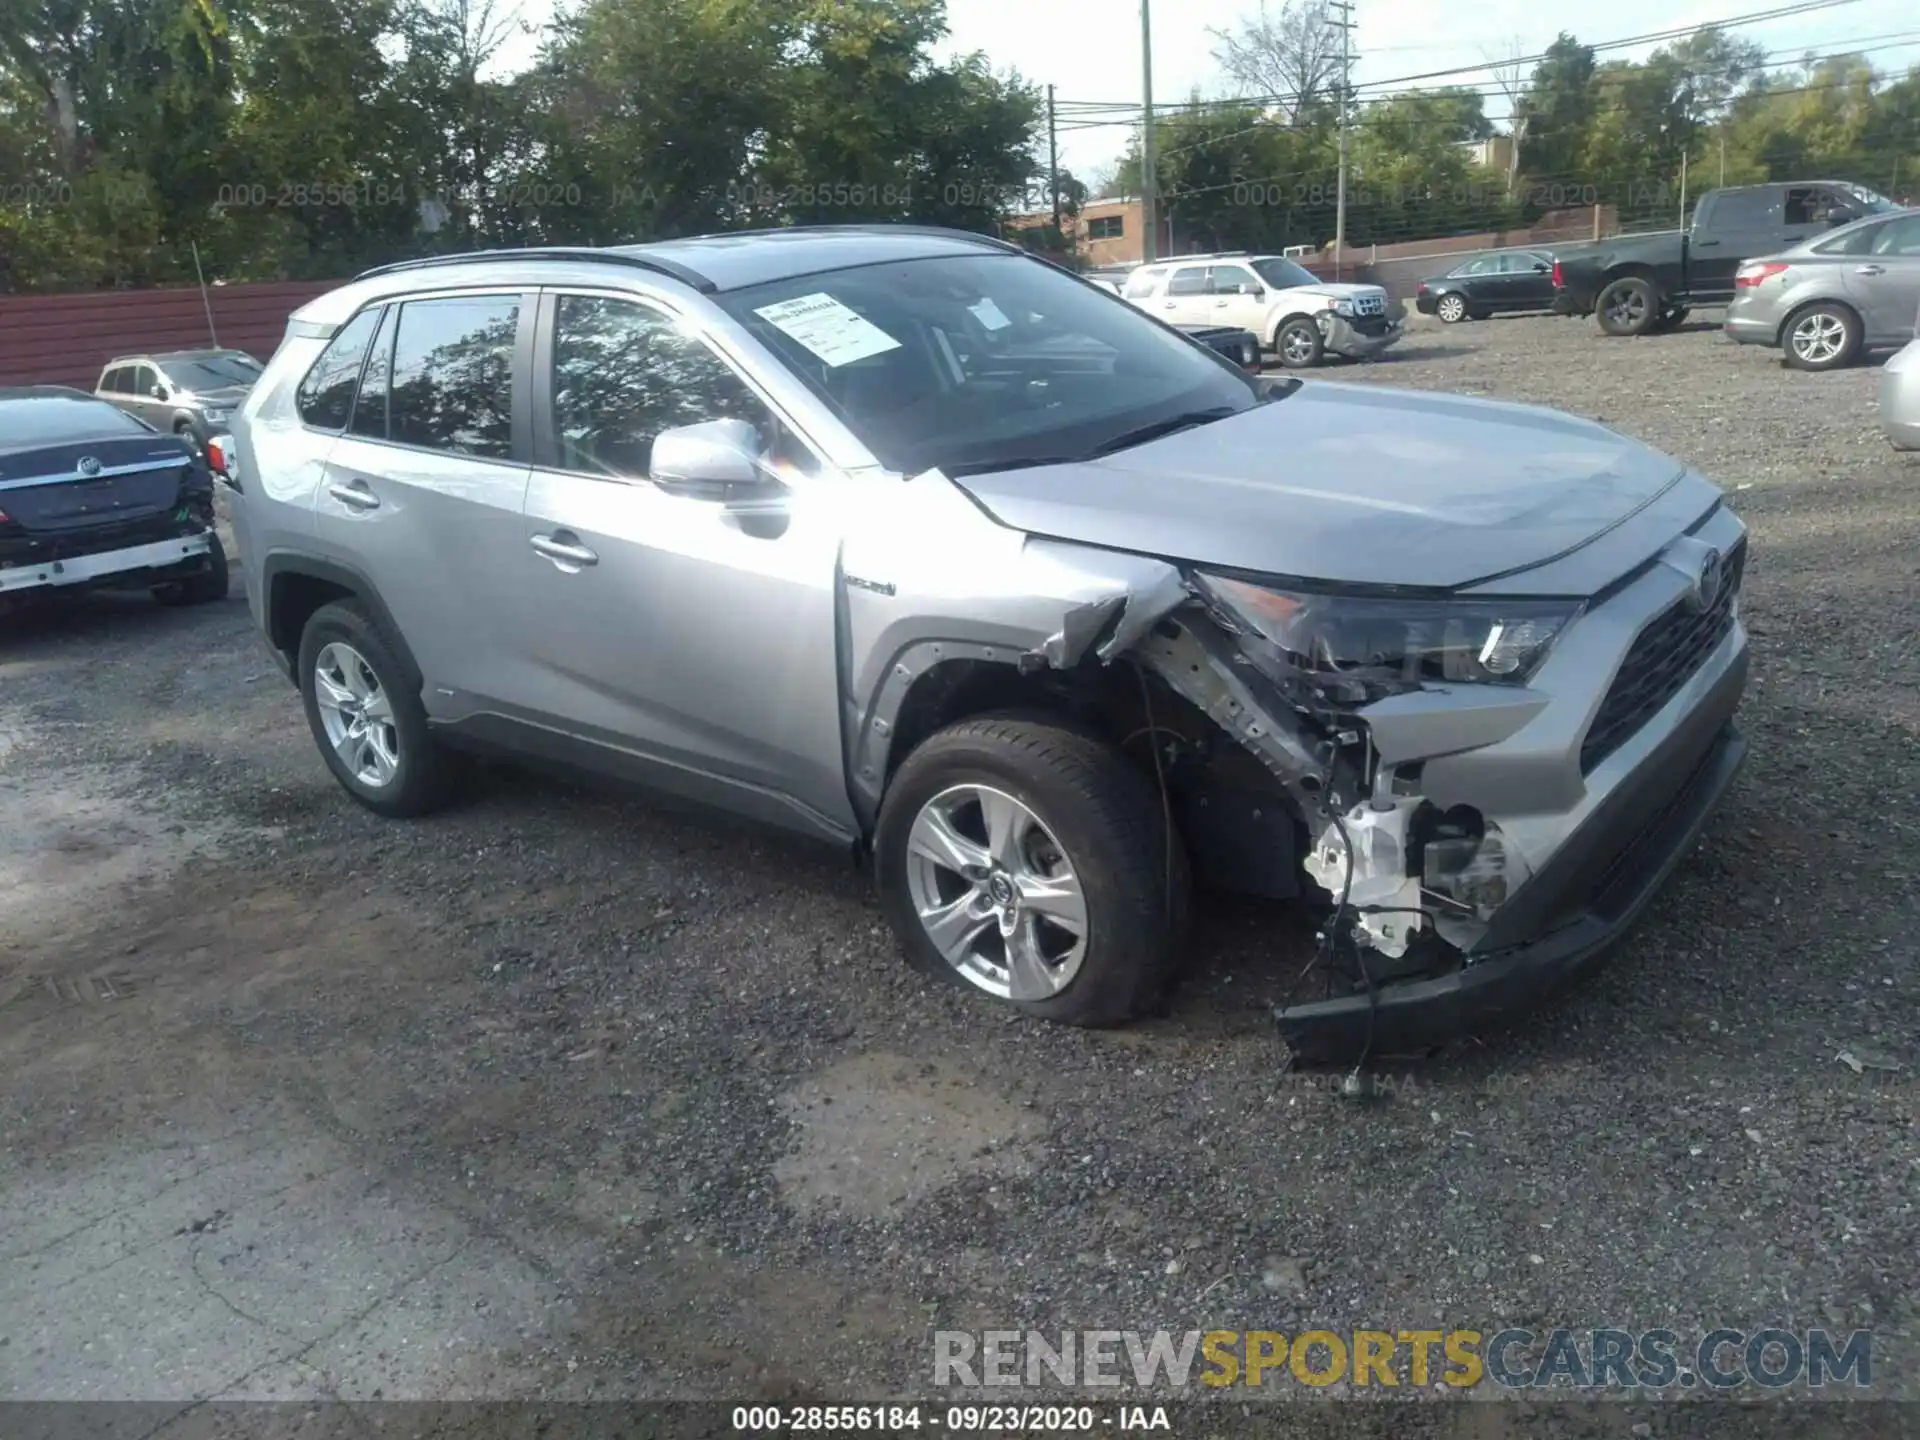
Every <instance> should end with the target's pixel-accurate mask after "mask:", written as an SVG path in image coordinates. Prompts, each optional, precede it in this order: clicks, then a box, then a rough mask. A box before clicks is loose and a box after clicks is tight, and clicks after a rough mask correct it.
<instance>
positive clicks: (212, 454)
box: [207, 440, 227, 475]
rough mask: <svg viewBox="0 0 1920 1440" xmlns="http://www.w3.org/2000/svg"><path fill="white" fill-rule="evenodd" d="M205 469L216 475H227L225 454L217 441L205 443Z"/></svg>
mask: <svg viewBox="0 0 1920 1440" xmlns="http://www.w3.org/2000/svg"><path fill="white" fill-rule="evenodd" d="M207 468H208V469H209V470H211V471H213V473H214V474H216V475H224V474H226V473H227V452H226V451H225V450H224V449H223V448H222V447H221V445H220V442H219V441H218V440H209V441H207Z"/></svg>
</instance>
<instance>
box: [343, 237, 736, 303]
mask: <svg viewBox="0 0 1920 1440" xmlns="http://www.w3.org/2000/svg"><path fill="white" fill-rule="evenodd" d="M491 260H572V261H575V262H581V261H584V262H587V263H589V264H594V265H625V266H627V267H629V268H630V269H634V270H651V271H653V272H654V273H656V274H659V275H668V276H671V277H672V278H673V279H675V280H678V281H679V282H680V283H681V284H683V285H691V286H692V287H693V288H694V289H695V290H698V291H699V292H700V293H701V294H703V295H711V294H712V293H713V292H714V291H715V290H717V289H718V288H719V287H718V286H717V285H715V284H714V283H713V281H711V280H709V279H708V278H707V277H706V276H704V275H702V274H701V273H700V272H699V271H697V270H692V269H689V268H688V267H687V266H685V265H682V264H679V263H678V262H677V261H673V260H662V259H657V258H655V257H654V256H651V255H642V254H637V253H636V252H634V251H633V250H627V249H594V248H592V247H590V246H580V245H572V246H568V245H538V246H529V247H525V248H521V249H516V250H468V251H464V252H462V253H460V254H457V255H423V256H421V257H419V258H418V259H415V260H396V261H395V262H394V263H393V264H391V265H376V266H375V267H374V268H373V269H371V270H362V271H361V272H360V273H359V274H358V275H356V276H354V277H353V278H354V279H356V280H369V279H371V278H373V277H374V276H376V275H397V274H403V273H404V272H406V271H409V270H428V269H432V268H433V267H435V266H439V265H484V264H486V263H487V262H488V261H491Z"/></svg>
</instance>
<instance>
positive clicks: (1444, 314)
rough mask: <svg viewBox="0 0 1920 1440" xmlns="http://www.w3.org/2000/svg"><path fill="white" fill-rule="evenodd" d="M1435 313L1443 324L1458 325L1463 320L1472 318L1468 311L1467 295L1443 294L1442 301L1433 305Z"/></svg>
mask: <svg viewBox="0 0 1920 1440" xmlns="http://www.w3.org/2000/svg"><path fill="white" fill-rule="evenodd" d="M1433 313H1434V314H1436V315H1438V316H1439V317H1440V323H1441V324H1442V325H1458V324H1459V323H1460V322H1461V321H1462V320H1469V319H1471V318H1472V316H1471V315H1470V314H1469V313H1468V311H1467V302H1466V299H1465V297H1464V296H1460V295H1442V296H1441V297H1440V303H1439V304H1438V305H1436V306H1434V307H1433Z"/></svg>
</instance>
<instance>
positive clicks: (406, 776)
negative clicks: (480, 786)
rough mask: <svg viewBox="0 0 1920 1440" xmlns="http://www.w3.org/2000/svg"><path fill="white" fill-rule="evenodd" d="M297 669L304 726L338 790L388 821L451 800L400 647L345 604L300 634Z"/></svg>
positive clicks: (444, 762) (442, 754)
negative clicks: (400, 657) (303, 709)
mask: <svg viewBox="0 0 1920 1440" xmlns="http://www.w3.org/2000/svg"><path fill="white" fill-rule="evenodd" d="M298 664H299V671H298V674H299V677H300V698H301V699H302V700H303V701H304V702H305V705H306V711H307V725H308V727H309V728H310V729H311V730H312V731H313V739H314V743H315V744H317V745H318V746H319V747H320V755H321V758H322V759H324V760H325V761H326V762H327V768H328V769H329V770H331V771H332V772H333V778H334V779H335V780H338V781H339V782H340V787H341V788H342V789H343V790H345V791H346V792H347V793H348V794H349V795H351V796H353V798H354V799H355V800H358V801H359V802H360V803H361V804H362V805H364V806H366V807H367V809H369V810H371V811H373V812H374V813H375V814H377V815H385V816H387V817H389V818H391V819H403V818H406V817H409V816H414V815H424V814H426V813H427V812H428V811H430V810H436V809H438V808H440V807H441V806H442V805H444V804H445V803H446V802H447V801H448V800H449V799H450V798H452V794H453V782H454V780H455V778H456V767H455V764H454V760H453V757H452V756H450V755H448V754H447V752H446V751H445V750H443V749H442V748H441V747H440V745H439V743H438V742H437V741H436V740H435V739H434V737H433V732H432V731H431V730H430V729H429V728H428V726H427V712H426V707H425V706H424V705H422V704H421V702H420V688H419V686H418V685H417V684H413V683H410V682H409V680H408V678H407V677H408V673H409V672H408V669H407V667H406V666H405V665H404V664H402V663H401V661H400V659H399V647H398V646H397V645H395V644H393V643H392V642H390V641H389V640H388V639H387V637H386V635H385V633H384V632H383V631H382V630H381V627H380V625H379V624H378V622H376V621H375V620H374V619H373V617H372V616H370V615H369V614H368V613H367V612H366V611H365V610H363V609H361V608H360V606H358V605H357V604H355V603H354V602H352V601H350V600H341V601H336V602H335V603H334V604H331V605H322V606H321V607H320V608H319V609H318V610H316V611H314V612H313V614H312V616H311V617H310V618H309V619H308V620H307V624H306V629H305V630H303V631H302V632H301V635H300V657H299V661H298ZM356 721H358V722H360V723H359V724H358V725H356V724H355V722H356ZM336 732H338V733H336Z"/></svg>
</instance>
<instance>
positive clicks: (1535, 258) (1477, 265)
mask: <svg viewBox="0 0 1920 1440" xmlns="http://www.w3.org/2000/svg"><path fill="white" fill-rule="evenodd" d="M1413 308H1414V309H1416V310H1418V311H1419V312H1420V313H1421V314H1422V315H1437V316H1439V317H1440V319H1441V320H1442V321H1444V322H1445V323H1446V324H1448V325H1458V324H1459V323H1460V322H1461V321H1462V320H1484V319H1486V318H1487V316H1489V315H1503V314H1515V313H1518V312H1520V311H1523V310H1550V309H1552V308H1553V256H1551V255H1549V254H1547V253H1546V252H1545V251H1542V250H1508V251H1506V252H1504V253H1503V254H1499V255H1477V256H1475V257H1474V258H1473V259H1471V260H1468V261H1466V262H1464V263H1463V264H1460V265H1456V266H1454V267H1453V269H1451V270H1449V271H1447V273H1446V274H1444V275H1435V276H1432V277H1430V278H1428V279H1426V280H1422V281H1421V282H1420V285H1419V288H1418V289H1417V290H1416V291H1415V292H1414V297H1413Z"/></svg>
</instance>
